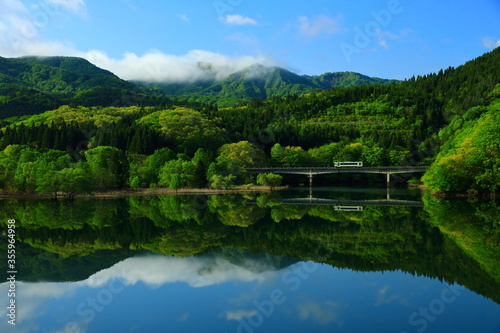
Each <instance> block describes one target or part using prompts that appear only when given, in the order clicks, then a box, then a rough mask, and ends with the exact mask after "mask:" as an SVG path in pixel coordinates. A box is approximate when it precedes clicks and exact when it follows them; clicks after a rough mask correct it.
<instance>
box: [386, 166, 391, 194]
mask: <svg viewBox="0 0 500 333" xmlns="http://www.w3.org/2000/svg"><path fill="white" fill-rule="evenodd" d="M385 176H386V182H387V183H386V184H387V200H391V174H390V173H386V174H385Z"/></svg>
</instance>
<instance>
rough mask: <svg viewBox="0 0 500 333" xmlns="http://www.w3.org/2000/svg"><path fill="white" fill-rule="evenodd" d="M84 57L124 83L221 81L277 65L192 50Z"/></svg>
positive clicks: (97, 53)
mask: <svg viewBox="0 0 500 333" xmlns="http://www.w3.org/2000/svg"><path fill="white" fill-rule="evenodd" d="M81 56H82V57H84V58H86V59H87V60H89V61H90V62H92V63H94V64H95V65H97V66H99V67H102V68H105V69H107V70H110V71H111V72H113V73H115V74H116V75H118V76H119V77H121V78H123V79H125V80H137V81H147V82H194V81H197V80H209V79H213V80H222V79H224V78H226V77H228V76H229V75H231V74H232V73H234V72H237V71H239V70H242V69H244V68H247V67H249V66H251V65H254V64H263V65H267V66H271V65H273V64H274V62H273V60H271V59H269V58H267V57H264V56H259V57H254V56H240V57H230V56H226V55H222V54H220V53H214V52H209V51H203V50H192V51H189V52H188V53H187V54H185V55H180V56H177V55H170V54H165V53H162V52H160V51H151V52H149V53H147V54H144V55H142V56H138V55H136V54H135V53H126V54H125V55H124V56H123V58H122V59H112V58H110V57H108V56H107V55H106V54H105V53H103V52H100V51H90V52H87V53H84V54H81Z"/></svg>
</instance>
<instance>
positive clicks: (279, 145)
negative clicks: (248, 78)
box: [0, 48, 500, 199]
mask: <svg viewBox="0 0 500 333" xmlns="http://www.w3.org/2000/svg"><path fill="white" fill-rule="evenodd" d="M499 64H500V48H497V49H496V50H493V51H492V52H489V53H486V54H484V55H482V56H480V57H478V58H476V59H474V60H472V61H469V62H467V63H466V64H464V65H462V66H459V67H457V68H452V67H450V68H447V69H443V70H440V71H439V72H438V73H433V74H429V75H425V76H419V77H413V78H411V79H409V80H405V81H402V82H385V81H384V82H368V83H370V84H365V83H366V82H359V83H361V84H359V85H351V86H346V87H341V86H337V87H334V88H332V89H327V90H315V91H312V92H311V91H309V92H307V91H306V92H304V91H301V90H300V89H299V90H296V91H294V90H290V91H282V93H281V94H278V93H276V95H273V96H271V97H269V94H272V93H273V92H272V91H271V90H270V91H269V93H266V94H265V95H262V96H260V95H259V96H258V97H252V95H251V94H250V95H249V94H244V90H245V89H246V88H245V87H247V86H246V85H245V84H243V85H242V84H237V85H234V91H232V92H231V90H226V92H227V91H229V92H230V93H229V92H228V93H227V95H225V97H223V98H222V97H221V98H222V99H227V100H228V101H229V102H228V103H213V101H211V100H207V99H206V98H205V97H206V96H205V97H203V96H201V97H200V98H198V97H196V96H194V95H193V96H192V98H190V99H183V98H180V97H179V96H172V95H166V94H165V92H162V91H161V89H160V88H158V87H144V86H137V85H134V84H133V83H129V82H126V81H123V80H121V79H119V78H117V77H115V76H114V75H112V74H111V73H109V72H107V71H104V70H101V69H98V68H97V67H95V66H93V65H91V64H90V63H82V62H81V61H79V60H78V61H77V60H75V59H74V58H63V57H56V58H54V59H51V58H43V59H38V58H27V59H24V60H22V61H21V60H12V59H5V58H1V59H0V73H1V74H0V115H1V116H2V119H1V120H0V126H1V129H0V188H2V189H3V191H4V192H8V193H19V194H25V193H39V194H52V195H54V196H58V195H60V194H61V193H63V195H64V196H66V197H67V198H70V199H73V198H74V197H75V196H76V195H78V194H86V193H92V192H95V191H104V190H117V189H140V188H159V187H166V188H170V189H180V188H205V187H213V188H219V189H228V188H233V187H235V186H246V185H250V184H255V183H258V184H261V185H267V186H271V187H274V186H279V185H280V184H282V183H283V181H284V180H283V179H282V177H281V176H275V175H266V174H263V175H258V176H256V175H251V174H248V173H246V172H245V170H244V169H245V168H248V167H256V166H331V165H333V163H334V162H335V161H362V162H363V164H364V165H366V166H404V165H426V166H429V169H428V171H427V172H426V174H425V175H424V176H423V177H422V179H421V181H422V182H423V184H424V185H425V186H427V187H428V188H430V189H431V190H432V191H433V192H436V193H466V192H468V193H486V192H496V190H497V188H498V186H499V185H500V177H499V176H498V172H499V167H500V137H499V136H498V132H499V130H500V122H499V120H500V84H499V83H500V66H499ZM78 71H80V73H81V74H78ZM273 75H274V76H276V73H274V74H273ZM274 79H276V78H274ZM315 80H319V79H318V78H315ZM332 80H333V79H332ZM240 83H241V82H240ZM247 88H248V87H247ZM235 96H236V97H235ZM244 96H246V97H248V98H247V99H246V100H244V101H243V100H242V99H243V97H244ZM212 97H213V96H212ZM232 98H233V99H234V100H232V101H231V99H232ZM208 102H210V103H208ZM219 102H222V100H221V101H219ZM42 111H43V112H42ZM413 181H418V179H413ZM285 182H286V179H285Z"/></svg>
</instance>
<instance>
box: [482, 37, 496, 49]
mask: <svg viewBox="0 0 500 333" xmlns="http://www.w3.org/2000/svg"><path fill="white" fill-rule="evenodd" d="M482 41H483V46H484V47H487V48H489V49H495V48H497V47H499V46H500V39H496V38H491V37H484V38H483V39H482Z"/></svg>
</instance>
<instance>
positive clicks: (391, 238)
mask: <svg viewBox="0 0 500 333" xmlns="http://www.w3.org/2000/svg"><path fill="white" fill-rule="evenodd" d="M378 195H379V194H378V193H377V192H373V191H372V192H368V193H365V194H363V192H362V191H354V192H322V193H318V194H317V195H316V194H315V196H316V197H318V198H321V199H323V200H332V201H337V200H344V203H343V205H347V206H349V205H350V204H352V202H353V201H358V203H357V204H359V201H367V202H368V201H371V204H369V205H363V209H362V210H356V211H342V210H338V209H336V208H335V206H336V204H333V205H332V204H321V205H311V204H307V205H303V204H300V202H293V199H296V198H300V197H301V196H302V193H300V192H294V193H290V194H285V195H283V194H277V193H273V194H271V195H215V196H177V197H176V196H165V197H151V198H144V197H142V198H127V199H118V200H90V199H81V200H77V201H76V202H74V203H67V202H64V201H52V200H29V201H28V200H25V201H23V200H18V201H15V200H9V201H1V202H0V205H1V207H0V208H2V209H1V211H2V215H3V216H2V220H6V219H8V218H12V217H15V218H16V220H17V226H18V228H17V234H16V237H17V238H18V241H19V244H18V271H19V274H18V279H20V280H23V281H25V282H23V283H20V284H19V290H20V294H19V302H20V303H19V304H23V306H22V307H20V308H19V309H20V312H19V313H18V316H19V318H20V319H19V323H20V325H19V326H17V327H16V329H18V330H19V332H30V331H37V330H36V329H35V327H43V329H42V330H41V331H44V332H65V331H69V332H73V331H74V332H101V331H102V332H109V327H113V329H112V331H124V332H125V331H130V332H134V331H137V332H144V331H150V332H164V331H166V329H165V328H162V329H159V327H163V326H162V325H166V326H164V327H167V326H168V327H169V329H168V331H173V332H191V331H194V330H203V331H206V328H207V327H213V328H217V329H216V330H213V331H216V332H225V331H227V332H233V331H240V332H254V331H255V332H257V331H262V332H275V331H276V330H278V329H284V328H283V321H285V322H287V323H289V324H287V325H286V330H289V331H297V332H303V331H311V330H314V331H317V332H321V331H325V332H331V331H345V332H352V331H380V332H386V331H391V330H392V331H397V332H400V331H407V332H414V331H419V330H424V326H425V330H427V331H428V332H431V331H436V332H438V331H440V332H442V331H456V332H460V331H464V330H463V329H464V328H465V327H469V328H470V329H471V330H472V331H481V330H480V329H479V330H478V329H475V328H477V327H476V326H474V325H472V324H471V323H472V322H473V321H472V320H470V319H463V320H462V319H460V320H458V319H457V318H462V317H464V318H469V317H467V316H464V314H465V312H464V311H466V310H465V309H467V306H469V305H470V304H474V305H475V306H476V307H477V308H478V309H482V312H481V313H480V314H478V317H477V318H475V319H474V322H476V325H477V322H478V321H481V323H483V324H484V326H482V328H484V329H489V330H490V331H493V330H494V329H498V328H500V323H499V321H498V319H497V318H499V317H498V314H499V306H498V304H495V303H500V288H499V286H500V267H499V266H500V258H499V253H500V251H499V250H500V248H499V244H500V242H499V241H500V236H499V235H500V230H499V228H500V227H499V223H498V219H497V216H500V214H499V213H500V208H499V207H498V206H497V205H496V203H495V202H466V201H440V200H437V199H433V198H429V197H424V198H423V202H422V204H421V205H423V206H424V207H423V208H422V207H418V206H419V205H415V204H414V203H415V201H418V199H419V198H416V197H415V196H412V194H411V193H402V194H401V196H400V197H399V198H398V197H397V193H396V195H394V194H393V197H392V198H391V200H397V201H399V200H406V201H409V202H412V203H411V204H408V205H405V204H404V203H403V204H401V203H394V202H393V203H391V205H388V202H385V204H381V205H379V204H376V203H375V202H374V200H380V198H379V197H378ZM290 199H292V200H290ZM383 199H384V198H383V197H382V199H381V200H383ZM322 203H326V202H324V201H323V202H322ZM389 203H390V202H389ZM392 204H394V205H392ZM2 246H3V247H5V246H6V245H5V244H4V243H2ZM2 252H3V253H2V255H3V256H5V253H6V250H2ZM0 259H1V265H5V263H6V260H4V259H3V258H0ZM1 268H2V269H3V270H4V271H6V267H5V266H1ZM381 272H385V273H384V274H383V273H381ZM416 276H420V277H416ZM28 281H31V282H29V283H28ZM41 281H53V282H41ZM461 286H464V287H461ZM6 288H7V285H6V283H3V284H0V293H1V294H5V293H6ZM478 295H482V296H484V297H486V299H485V298H483V297H481V296H478ZM89 299H90V300H91V303H89ZM116 299H120V301H119V302H115V301H114V300H116ZM92 300H94V301H92ZM194 300H196V301H194ZM96 302H97V303H96ZM82 304H83V305H82ZM136 304H140V307H138V306H136ZM466 304H469V305H467V306H466ZM3 308H5V307H3ZM421 308H422V309H424V310H425V309H426V308H428V309H429V310H428V311H431V312H430V316H431V317H432V318H434V320H431V319H429V318H427V317H426V316H425V315H424V314H422V313H421V312H420V309H421ZM49 309H50V310H49ZM271 312H272V313H271ZM123 313H125V314H129V313H130V314H132V313H133V314H134V316H139V317H134V318H140V320H139V319H137V320H136V321H137V322H135V323H134V322H133V321H131V319H129V318H128V317H125V318H124V316H123ZM4 314H5V311H3V312H0V315H4ZM21 318H22V319H21ZM360 318H362V322H363V323H360ZM437 318H439V320H437ZM453 318H454V319H453ZM110 323H112V326H110V325H111V324H110ZM138 323H139V324H138ZM147 323H150V324H151V323H155V324H157V325H159V326H151V327H150V329H149V330H148V329H146V327H147V325H148V324H147ZM382 323H383V325H381V324H382ZM443 323H444V324H443ZM486 323H489V324H486ZM483 324H481V325H483ZM5 325H7V324H6V322H2V323H0V328H2V330H3V328H6V327H7V326H5ZM68 325H69V326H68ZM134 325H138V326H134ZM370 325H371V326H370ZM443 325H444V326H443ZM471 325H472V326H471ZM488 325H489V326H488ZM494 325H496V326H494ZM427 326H428V327H427ZM134 327H136V329H135V330H134ZM280 327H281V328H280ZM373 327H377V329H378V330H377V329H375V330H374V328H373ZM114 328H116V329H114ZM170 328H172V329H170ZM107 329H108V330H107ZM106 330H107V331H106ZM485 331H487V330H485ZM16 332H17V331H16Z"/></svg>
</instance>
